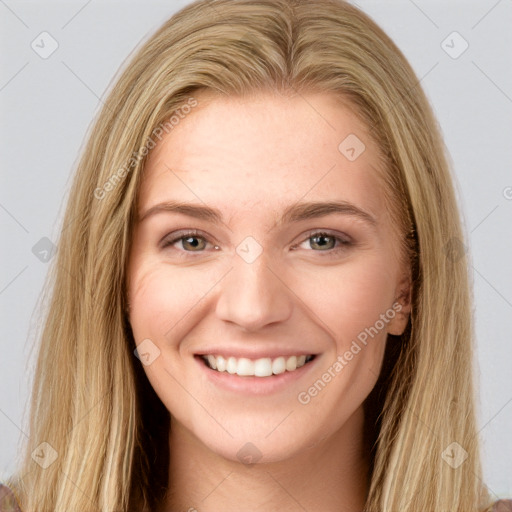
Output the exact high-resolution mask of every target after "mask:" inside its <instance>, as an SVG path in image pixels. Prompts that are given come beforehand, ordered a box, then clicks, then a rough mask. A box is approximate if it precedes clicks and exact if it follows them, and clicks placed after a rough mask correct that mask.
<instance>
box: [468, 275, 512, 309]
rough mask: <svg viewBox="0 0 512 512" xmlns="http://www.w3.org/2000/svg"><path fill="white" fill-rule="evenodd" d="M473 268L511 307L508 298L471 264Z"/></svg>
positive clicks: (511, 305)
mask: <svg viewBox="0 0 512 512" xmlns="http://www.w3.org/2000/svg"><path fill="white" fill-rule="evenodd" d="M472 267H473V270H474V271H475V272H476V273H477V274H478V275H479V276H480V277H481V278H482V279H483V280H484V281H485V282H486V283H487V284H488V285H489V286H490V287H491V288H492V289H493V290H494V291H495V292H496V293H497V294H498V295H499V296H500V297H501V298H502V299H503V300H504V301H505V302H506V303H507V304H508V305H509V306H510V307H512V304H511V303H510V302H509V300H508V299H507V298H506V297H505V296H504V295H502V294H501V293H500V292H499V291H498V290H497V289H496V288H495V287H494V286H493V285H492V284H491V283H490V282H489V281H488V280H487V279H486V278H485V277H484V276H483V275H482V274H481V273H480V272H479V271H478V270H477V269H476V268H475V267H474V266H473V265H472Z"/></svg>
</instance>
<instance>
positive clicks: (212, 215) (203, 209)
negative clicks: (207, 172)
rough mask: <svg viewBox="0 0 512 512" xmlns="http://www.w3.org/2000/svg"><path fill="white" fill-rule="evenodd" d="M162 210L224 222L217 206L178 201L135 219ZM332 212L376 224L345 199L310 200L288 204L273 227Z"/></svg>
mask: <svg viewBox="0 0 512 512" xmlns="http://www.w3.org/2000/svg"><path fill="white" fill-rule="evenodd" d="M164 212H167V213H181V214H183V215H187V216H189V217H194V218H196V219H201V220H206V221H209V222H212V223H214V224H221V223H224V221H223V216H222V213H221V212H220V210H218V209H217V208H212V207H209V206H205V205H204V206H203V205H199V204H193V203H184V202H180V201H165V202H163V203H158V204H156V205H154V206H152V207H150V208H148V209H147V210H146V211H145V212H144V213H142V214H141V215H140V216H139V218H138V220H137V221H138V222H142V221H143V220H145V219H147V218H148V217H150V216H152V215H156V214H158V213H164ZM333 214H342V215H349V216H351V217H355V218H358V219H360V220H362V221H364V222H366V223H367V224H370V225H371V226H372V227H374V228H375V227H376V226H377V220H376V219H375V217H373V216H372V215H371V214H369V213H368V212H366V211H364V210H362V209H361V208H359V207H358V206H356V205H354V204H352V203H348V202H346V201H326V202H323V201H310V202H302V203H295V204H292V205H290V206H288V207H287V208H286V210H285V211H284V213H283V215H282V216H281V219H280V220H279V221H278V222H276V223H275V224H274V227H277V226H280V225H283V224H287V223H292V222H300V221H304V220H308V219H316V218H318V217H324V216H326V215H333Z"/></svg>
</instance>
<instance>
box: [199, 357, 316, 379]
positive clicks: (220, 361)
mask: <svg viewBox="0 0 512 512" xmlns="http://www.w3.org/2000/svg"><path fill="white" fill-rule="evenodd" d="M314 357H315V356H314V355H298V356H290V357H284V356H280V357H276V358H270V357H263V358H260V359H255V360H253V359H248V358H246V357H240V358H236V357H227V358H225V357H223V356H220V355H219V356H218V355H213V354H208V355H203V356H201V358H202V359H203V361H204V362H205V364H206V366H208V367H209V368H210V369H212V370H215V371H217V372H227V373H229V374H232V375H234V374H236V375H239V376H241V377H249V376H254V377H270V376H272V375H279V374H281V373H284V372H293V371H295V370H297V369H298V368H301V367H302V366H304V365H305V364H307V363H309V362H310V361H311V360H313V359H314Z"/></svg>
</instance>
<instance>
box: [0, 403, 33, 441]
mask: <svg viewBox="0 0 512 512" xmlns="http://www.w3.org/2000/svg"><path fill="white" fill-rule="evenodd" d="M0 412H1V413H2V414H3V415H4V416H5V417H6V418H7V419H8V420H9V421H10V422H11V423H12V424H13V425H14V426H15V427H16V428H17V429H18V430H19V431H20V432H21V433H22V434H23V435H24V436H25V437H26V438H27V439H30V436H29V435H28V434H27V433H26V432H25V431H24V430H23V429H22V428H21V427H20V426H19V425H17V424H16V423H15V422H14V421H13V420H12V419H11V418H10V417H9V416H8V415H7V414H6V413H5V412H4V411H3V410H2V409H0Z"/></svg>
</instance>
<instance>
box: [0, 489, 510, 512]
mask: <svg viewBox="0 0 512 512" xmlns="http://www.w3.org/2000/svg"><path fill="white" fill-rule="evenodd" d="M0 512H21V509H20V507H19V506H18V502H17V501H16V498H15V496H14V493H13V492H12V491H11V489H9V487H7V486H6V485H2V484H0ZM492 512H512V500H499V501H496V502H495V503H494V507H493V508H492Z"/></svg>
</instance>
